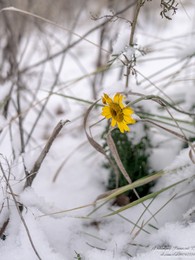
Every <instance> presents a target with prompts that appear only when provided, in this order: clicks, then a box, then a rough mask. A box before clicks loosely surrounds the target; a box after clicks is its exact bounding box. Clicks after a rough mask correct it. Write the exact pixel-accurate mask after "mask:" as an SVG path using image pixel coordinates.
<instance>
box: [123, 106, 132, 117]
mask: <svg viewBox="0 0 195 260" xmlns="http://www.w3.org/2000/svg"><path fill="white" fill-rule="evenodd" d="M123 114H124V115H132V114H134V111H133V109H132V108H130V107H125V108H123Z"/></svg>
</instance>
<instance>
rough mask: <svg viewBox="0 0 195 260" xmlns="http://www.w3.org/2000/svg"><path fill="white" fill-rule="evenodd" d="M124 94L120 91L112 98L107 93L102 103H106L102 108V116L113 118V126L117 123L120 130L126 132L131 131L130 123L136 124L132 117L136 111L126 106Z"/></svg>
mask: <svg viewBox="0 0 195 260" xmlns="http://www.w3.org/2000/svg"><path fill="white" fill-rule="evenodd" d="M123 97H124V96H123V95H122V94H120V93H117V94H115V96H114V98H113V99H111V98H110V97H109V96H108V95H107V94H104V96H103V97H102V103H103V104H104V105H105V106H104V107H103V108H102V113H101V114H102V116H104V117H105V118H107V119H112V120H111V126H112V127H114V126H115V125H116V124H117V126H118V128H119V130H120V131H121V132H122V133H124V132H125V131H130V129H129V127H128V126H127V125H128V124H135V122H136V121H135V119H134V118H132V117H131V115H132V114H133V113H134V111H133V109H132V108H130V107H126V106H124V104H123Z"/></svg>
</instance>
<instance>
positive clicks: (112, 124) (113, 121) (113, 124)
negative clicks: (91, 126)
mask: <svg viewBox="0 0 195 260" xmlns="http://www.w3.org/2000/svg"><path fill="white" fill-rule="evenodd" d="M115 125H116V120H115V119H114V118H112V122H111V126H112V127H114V126H115Z"/></svg>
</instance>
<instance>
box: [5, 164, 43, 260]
mask: <svg viewBox="0 0 195 260" xmlns="http://www.w3.org/2000/svg"><path fill="white" fill-rule="evenodd" d="M0 169H1V172H2V174H3V177H4V178H5V180H6V183H7V186H8V188H9V190H10V194H11V196H12V198H13V201H14V204H15V206H16V209H17V211H18V214H19V216H20V218H21V221H22V224H23V226H24V228H25V230H26V233H27V236H28V239H29V241H30V244H31V246H32V248H33V250H34V252H35V254H36V256H37V257H38V259H39V260H42V258H41V257H40V255H39V253H38V252H37V249H36V248H35V245H34V243H33V240H32V238H31V235H30V232H29V229H28V227H27V224H26V221H25V220H24V217H23V216H22V213H21V211H20V209H19V206H18V202H17V200H16V198H15V195H14V192H13V190H12V187H11V185H10V184H9V180H8V178H7V176H6V173H5V171H4V169H3V166H2V164H1V162H0ZM8 221H9V220H8Z"/></svg>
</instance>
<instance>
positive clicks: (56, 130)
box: [25, 120, 69, 187]
mask: <svg viewBox="0 0 195 260" xmlns="http://www.w3.org/2000/svg"><path fill="white" fill-rule="evenodd" d="M68 122H69V120H65V121H63V120H61V121H60V122H59V123H58V124H57V126H56V127H55V128H54V130H53V133H52V134H51V136H50V137H49V139H48V141H47V143H46V145H45V147H44V148H43V150H42V152H41V153H40V155H39V157H38V158H37V160H36V162H35V163H34V165H33V167H32V169H31V171H30V172H29V175H28V176H27V179H26V184H25V187H28V186H31V184H32V182H33V180H34V178H35V176H36V174H37V172H38V171H39V169H40V167H41V165H42V163H43V160H44V159H45V157H46V155H47V153H48V152H49V150H50V148H51V146H52V144H53V142H54V140H55V139H56V137H57V135H58V134H59V132H60V131H61V130H62V128H63V126H64V125H65V124H66V123H68Z"/></svg>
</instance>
